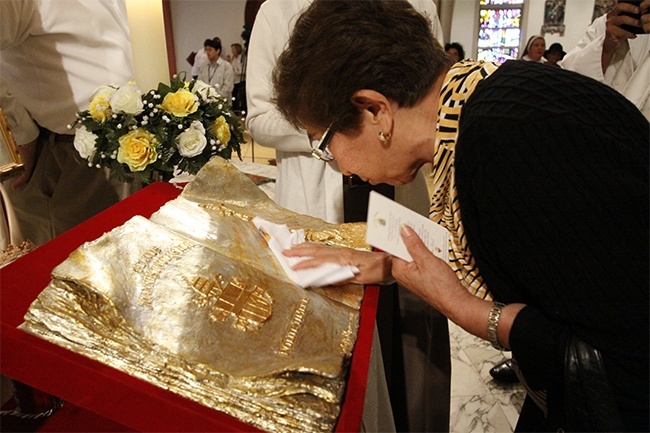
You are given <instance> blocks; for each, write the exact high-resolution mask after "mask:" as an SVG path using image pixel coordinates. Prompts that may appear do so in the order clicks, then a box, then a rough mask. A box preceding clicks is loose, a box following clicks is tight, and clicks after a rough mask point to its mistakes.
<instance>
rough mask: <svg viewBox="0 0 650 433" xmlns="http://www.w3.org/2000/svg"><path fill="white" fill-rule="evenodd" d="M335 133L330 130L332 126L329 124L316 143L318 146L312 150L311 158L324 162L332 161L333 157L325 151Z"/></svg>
mask: <svg viewBox="0 0 650 433" xmlns="http://www.w3.org/2000/svg"><path fill="white" fill-rule="evenodd" d="M335 132H336V130H335V129H334V128H332V124H330V126H328V127H327V129H326V130H325V132H323V136H322V137H321V139H320V141H319V142H318V145H317V146H316V147H315V148H312V150H311V156H313V157H314V158H316V159H320V160H321V161H325V162H330V161H334V155H332V154H331V153H330V151H329V150H327V145H328V144H330V141H331V140H332V137H333V136H334V133H335Z"/></svg>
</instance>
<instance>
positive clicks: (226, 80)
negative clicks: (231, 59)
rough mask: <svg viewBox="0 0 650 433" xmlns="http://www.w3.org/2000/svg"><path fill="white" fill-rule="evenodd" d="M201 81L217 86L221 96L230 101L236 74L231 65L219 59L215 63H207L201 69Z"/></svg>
mask: <svg viewBox="0 0 650 433" xmlns="http://www.w3.org/2000/svg"><path fill="white" fill-rule="evenodd" d="M198 79H199V80H201V81H203V82H204V83H208V84H210V85H211V86H215V88H216V89H217V92H218V93H219V94H220V95H221V96H225V97H226V98H228V99H230V98H231V97H232V89H233V88H234V87H235V84H234V79H235V74H234V73H233V71H232V66H231V65H230V63H228V62H227V61H225V60H224V59H222V58H221V57H219V58H218V59H217V61H216V62H214V63H210V62H208V63H206V64H204V65H203V66H201V69H199V77H198Z"/></svg>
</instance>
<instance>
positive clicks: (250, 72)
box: [246, 0, 443, 223]
mask: <svg viewBox="0 0 650 433" xmlns="http://www.w3.org/2000/svg"><path fill="white" fill-rule="evenodd" d="M410 2H411V3H412V4H413V6H414V7H415V8H416V9H417V10H418V11H420V12H421V13H422V14H423V15H426V16H427V17H428V18H429V19H430V20H431V25H432V29H433V35H434V36H435V37H436V38H437V39H438V40H439V41H440V43H441V44H442V42H443V38H442V27H441V25H440V21H439V19H438V13H437V10H436V6H435V4H434V3H433V1H431V0H411V1H410ZM310 3H311V0H267V1H266V2H264V3H263V4H262V6H261V7H260V10H259V12H258V13H257V17H256V18H255V25H254V26H253V31H252V34H251V40H250V42H249V46H248V50H249V51H248V53H249V54H248V67H247V68H246V91H247V98H248V116H247V117H246V127H247V129H248V130H249V132H250V133H251V135H252V136H253V138H254V139H255V141H257V142H258V143H259V144H260V145H262V146H267V147H272V148H274V149H275V150H276V161H277V166H278V179H277V181H276V191H275V197H276V202H277V203H278V204H279V205H280V206H282V207H285V208H287V209H290V210H292V211H294V212H298V213H301V214H306V215H311V216H314V217H317V218H321V219H323V220H325V221H328V222H331V223H342V222H343V186H342V185H343V181H342V175H341V172H340V171H339V169H338V165H337V163H336V161H333V162H330V163H325V162H323V161H320V160H317V159H316V158H313V157H312V156H311V155H310V152H311V145H310V142H309V138H308V137H307V135H306V134H305V133H302V132H299V131H297V130H296V129H295V128H294V127H293V126H291V125H290V124H289V123H288V122H287V121H286V120H285V119H284V118H283V117H282V115H281V114H280V113H279V112H278V111H277V109H276V108H275V106H274V104H273V103H272V102H271V95H272V93H273V92H272V84H271V71H272V70H273V67H274V66H275V60H276V58H277V56H278V55H279V54H280V53H281V52H282V50H283V49H284V47H285V45H286V43H287V41H288V40H289V35H290V33H291V31H292V29H293V26H294V25H295V21H296V19H297V17H298V16H299V15H300V12H302V11H303V10H304V9H305V8H306V7H307V6H308V5H309V4H310ZM401 189H406V190H408V191H407V192H404V193H402V192H400V191H399V190H401ZM396 196H397V197H400V196H401V197H410V198H413V202H406V203H405V202H401V201H400V202H401V203H402V204H405V205H406V206H409V207H413V206H412V205H413V203H416V204H417V203H419V204H420V205H421V204H422V203H428V193H427V190H426V183H425V182H424V177H423V176H420V177H419V178H418V182H414V183H411V184H409V185H406V186H404V187H398V188H396ZM422 198H423V200H420V199H422ZM398 201H399V198H398ZM424 214H425V215H426V214H427V212H426V211H425V213H424Z"/></svg>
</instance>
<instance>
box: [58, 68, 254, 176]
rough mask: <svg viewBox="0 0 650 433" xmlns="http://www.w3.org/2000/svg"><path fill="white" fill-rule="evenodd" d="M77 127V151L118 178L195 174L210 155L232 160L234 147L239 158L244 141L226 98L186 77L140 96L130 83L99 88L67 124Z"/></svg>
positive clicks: (94, 164)
mask: <svg viewBox="0 0 650 433" xmlns="http://www.w3.org/2000/svg"><path fill="white" fill-rule="evenodd" d="M76 126H78V128H77V129H76V132H75V139H74V147H75V149H76V150H77V152H78V153H79V155H81V157H82V158H84V159H86V160H87V161H88V165H89V166H91V167H92V166H94V167H97V168H102V167H107V168H109V169H110V170H111V173H112V174H113V175H114V176H116V177H117V178H118V179H119V180H122V181H131V180H133V178H134V177H137V178H139V179H140V180H141V181H142V182H143V183H149V182H151V181H152V180H153V178H154V177H155V174H159V175H161V176H162V178H163V179H165V180H169V179H171V178H172V177H173V176H174V174H180V173H187V174H191V175H192V174H196V173H197V172H198V171H199V170H200V169H201V167H203V165H205V164H206V163H207V162H208V160H209V159H210V158H211V157H212V156H214V155H219V156H221V157H223V158H226V159H230V157H231V156H232V153H233V151H234V152H236V153H237V156H238V157H239V158H240V159H241V143H243V142H244V137H243V130H242V127H241V124H240V121H239V118H238V117H237V115H236V114H235V113H234V111H233V110H232V107H231V105H230V101H229V100H228V99H226V98H225V97H223V96H220V95H219V94H218V93H217V91H216V90H215V89H214V88H213V87H211V86H209V85H208V84H206V83H204V82H203V81H199V80H192V81H190V82H186V81H185V80H184V75H177V76H175V77H174V78H173V79H172V80H171V83H170V85H166V84H164V83H160V84H159V85H158V88H157V89H155V90H151V91H149V92H147V93H146V94H144V95H143V94H142V92H141V91H140V90H139V89H138V87H137V86H136V85H135V83H133V82H130V83H128V84H125V85H123V86H121V87H120V86H117V85H104V86H100V87H99V88H98V89H97V90H96V91H95V93H94V94H93V95H92V97H91V98H90V104H89V106H88V109H87V110H85V111H80V112H78V113H77V118H76V120H75V121H74V122H73V123H72V124H71V125H70V128H74V127H76Z"/></svg>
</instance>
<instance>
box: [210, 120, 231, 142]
mask: <svg viewBox="0 0 650 433" xmlns="http://www.w3.org/2000/svg"><path fill="white" fill-rule="evenodd" d="M212 129H214V133H215V134H216V136H217V140H219V141H220V142H221V144H228V142H229V141H230V126H228V122H226V118H225V117H223V116H219V117H217V119H216V120H215V121H214V125H212Z"/></svg>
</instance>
